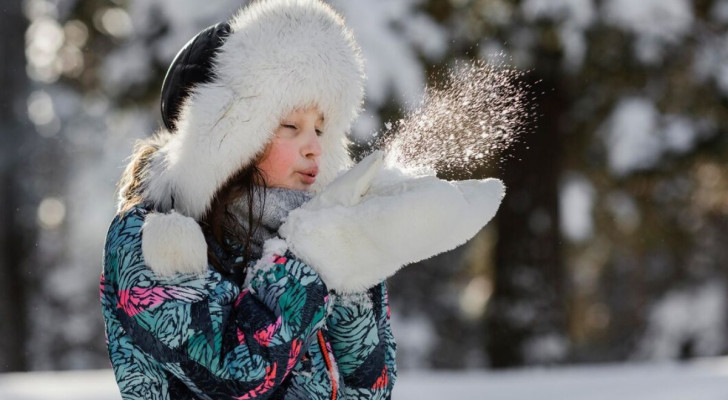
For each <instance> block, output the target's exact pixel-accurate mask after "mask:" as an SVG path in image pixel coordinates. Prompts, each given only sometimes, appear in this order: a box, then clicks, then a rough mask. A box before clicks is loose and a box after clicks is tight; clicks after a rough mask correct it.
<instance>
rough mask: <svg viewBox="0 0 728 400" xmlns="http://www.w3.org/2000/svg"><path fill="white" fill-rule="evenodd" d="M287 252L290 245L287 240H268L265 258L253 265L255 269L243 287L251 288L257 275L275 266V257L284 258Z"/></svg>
mask: <svg viewBox="0 0 728 400" xmlns="http://www.w3.org/2000/svg"><path fill="white" fill-rule="evenodd" d="M287 251H288V245H287V244H286V241H285V240H283V239H281V238H279V237H277V236H276V237H274V238H271V239H268V240H266V241H265V243H263V256H262V257H261V258H260V259H259V260H258V262H256V263H255V265H253V268H251V269H250V270H249V271H248V273H247V275H246V277H245V283H244V285H243V287H248V286H250V280H251V279H252V278H253V277H254V276H255V275H256V274H258V273H259V272H261V271H263V272H265V271H267V270H268V269H269V268H270V267H271V266H272V265H273V261H274V259H275V257H276V256H282V255H284V254H286V252H287Z"/></svg>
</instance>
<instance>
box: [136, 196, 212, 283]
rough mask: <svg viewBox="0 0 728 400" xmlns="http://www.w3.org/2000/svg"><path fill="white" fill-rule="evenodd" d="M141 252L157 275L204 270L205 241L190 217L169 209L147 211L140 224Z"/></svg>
mask: <svg viewBox="0 0 728 400" xmlns="http://www.w3.org/2000/svg"><path fill="white" fill-rule="evenodd" d="M142 254H143V255H144V261H145V262H146V265H147V267H149V268H150V269H151V270H152V271H154V273H155V274H157V275H159V276H170V275H174V274H176V273H183V274H187V273H192V274H203V273H205V272H206V271H207V242H206V241H205V235H203V233H202V229H201V228H200V225H199V224H198V223H197V221H195V220H194V219H192V218H190V217H186V216H184V215H182V214H179V213H178V212H176V211H174V210H172V211H171V212H169V213H167V214H162V213H156V212H152V213H149V214H147V217H146V219H145V220H144V225H142Z"/></svg>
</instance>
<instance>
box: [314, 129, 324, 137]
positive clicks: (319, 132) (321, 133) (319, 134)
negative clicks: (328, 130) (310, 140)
mask: <svg viewBox="0 0 728 400" xmlns="http://www.w3.org/2000/svg"><path fill="white" fill-rule="evenodd" d="M323 134H324V133H323V132H322V131H321V129H316V136H321V135H323Z"/></svg>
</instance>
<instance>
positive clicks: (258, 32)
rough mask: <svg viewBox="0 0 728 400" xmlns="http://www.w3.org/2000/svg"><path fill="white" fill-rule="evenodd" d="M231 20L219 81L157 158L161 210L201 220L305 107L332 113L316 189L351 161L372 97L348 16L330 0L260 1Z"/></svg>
mask: <svg viewBox="0 0 728 400" xmlns="http://www.w3.org/2000/svg"><path fill="white" fill-rule="evenodd" d="M229 24H230V34H229V36H228V37H227V38H226V39H225V42H224V43H223V44H222V46H221V47H220V48H219V50H218V52H217V54H216V55H215V56H214V61H213V66H212V68H213V78H212V81H211V82H207V83H201V84H199V85H197V86H195V87H194V88H193V89H192V90H191V92H190V95H189V96H188V97H187V99H186V100H185V101H184V103H183V105H182V107H181V110H180V113H179V117H178V118H177V120H176V121H175V129H174V131H173V132H172V135H171V136H170V138H169V140H168V141H167V143H165V144H164V146H162V147H161V148H160V149H159V150H158V151H157V152H156V153H155V154H154V156H153V157H152V159H151V161H150V164H149V168H148V170H147V173H148V175H147V176H146V177H145V178H146V179H145V181H146V185H145V190H144V194H143V197H144V198H145V199H147V200H149V201H151V202H152V203H153V205H154V208H155V209H157V210H159V211H169V210H171V209H172V208H174V209H175V210H176V211H177V212H179V213H180V214H182V215H185V216H188V217H191V218H194V219H199V218H201V217H202V216H203V215H204V214H205V212H206V211H207V210H208V208H209V206H210V203H211V201H212V199H213V197H214V195H215V194H216V192H217V191H218V190H219V189H220V188H221V187H222V186H223V185H224V184H225V183H226V181H227V180H228V179H229V178H230V177H231V176H232V175H233V174H235V173H236V172H238V171H239V170H240V169H241V168H243V167H245V166H248V165H249V164H250V163H251V161H253V159H254V158H255V157H256V156H257V155H259V154H260V153H261V152H262V151H263V150H264V148H265V146H266V144H267V143H268V142H269V141H270V140H271V137H272V134H273V132H274V130H275V129H276V128H277V126H278V124H279V123H280V120H281V119H282V118H283V117H285V115H286V114H288V113H289V112H291V111H293V110H294V109H295V108H298V107H302V106H309V105H315V106H317V107H318V108H319V109H320V110H321V111H322V112H323V115H324V124H323V126H322V128H323V129H322V130H323V132H324V133H323V136H322V137H321V140H322V148H323V152H322V156H321V159H320V165H319V174H318V176H317V179H316V184H315V185H314V190H318V189H319V188H321V187H322V186H324V185H326V184H327V183H328V182H330V181H331V180H332V179H333V178H334V177H335V176H336V175H337V174H338V173H339V172H340V171H341V170H342V169H345V168H347V167H349V166H350V164H351V158H350V156H349V152H348V143H349V142H348V139H347V137H346V134H347V133H348V131H349V129H350V127H351V123H352V122H353V120H354V118H355V117H356V116H357V115H358V113H359V111H360V108H361V105H362V101H363V96H364V67H363V60H362V58H361V55H360V50H359V46H358V45H357V43H356V41H355V40H354V37H353V35H352V33H351V31H350V30H349V29H348V28H347V27H346V26H345V24H344V20H343V18H342V17H341V16H340V15H339V14H337V13H336V11H334V10H333V9H332V8H331V7H330V6H328V5H327V4H325V3H323V2H322V1H320V0H260V1H254V2H253V3H252V4H250V5H249V6H247V7H245V8H243V9H241V10H240V11H239V12H238V13H237V15H236V16H235V17H233V19H232V20H231V21H230V22H229Z"/></svg>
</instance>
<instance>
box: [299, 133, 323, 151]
mask: <svg viewBox="0 0 728 400" xmlns="http://www.w3.org/2000/svg"><path fill="white" fill-rule="evenodd" d="M321 151H322V147H321V138H320V137H319V135H318V134H317V133H316V130H315V129H311V130H310V131H309V132H308V134H307V135H306V144H305V145H304V147H303V153H304V156H305V157H306V158H318V157H320V156H321Z"/></svg>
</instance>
